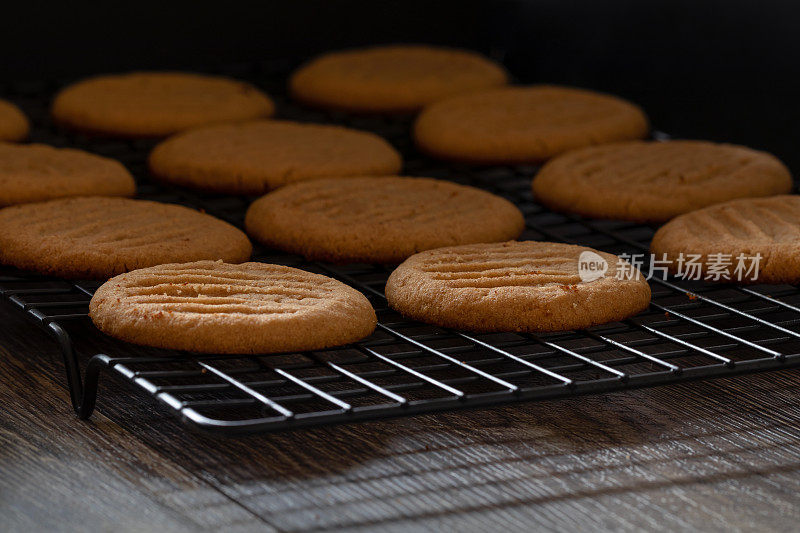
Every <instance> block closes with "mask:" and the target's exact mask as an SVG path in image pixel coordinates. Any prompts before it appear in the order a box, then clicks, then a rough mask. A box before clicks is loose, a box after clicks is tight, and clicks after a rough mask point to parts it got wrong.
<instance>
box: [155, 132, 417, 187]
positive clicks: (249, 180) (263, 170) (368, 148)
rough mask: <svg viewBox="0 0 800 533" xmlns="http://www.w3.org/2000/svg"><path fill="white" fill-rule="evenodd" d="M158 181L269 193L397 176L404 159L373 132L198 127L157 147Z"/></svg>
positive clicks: (156, 167) (187, 185)
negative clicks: (303, 184) (319, 182)
mask: <svg viewBox="0 0 800 533" xmlns="http://www.w3.org/2000/svg"><path fill="white" fill-rule="evenodd" d="M149 164H150V170H151V172H152V173H153V175H154V176H156V177H157V178H159V179H161V180H163V181H167V182H170V183H174V184H176V185H181V186H185V187H190V188H194V189H200V190H204V191H210V192H217V193H225V194H263V193H265V192H267V191H268V190H270V189H274V188H276V187H280V186H282V185H286V184H287V183H292V182H296V181H303V180H311V179H319V178H333V177H341V176H372V175H375V176H380V175H385V174H396V173H397V172H399V171H400V168H401V167H402V160H401V158H400V154H398V153H397V151H396V150H395V149H394V148H392V147H391V146H390V145H389V143H387V142H386V141H384V140H383V139H382V138H380V137H378V136H377V135H374V134H372V133H367V132H364V131H358V130H352V129H349V128H343V127H340V126H327V125H320V124H301V123H299V122H288V121H278V120H268V121H266V120H265V121H254V122H243V123H240V124H225V125H221V126H210V127H207V128H198V129H196V130H192V131H188V132H186V133H182V134H180V135H176V136H174V137H172V138H170V139H167V140H166V141H164V142H162V143H161V144H159V145H158V146H156V147H155V148H154V149H153V151H152V153H151V154H150V159H149Z"/></svg>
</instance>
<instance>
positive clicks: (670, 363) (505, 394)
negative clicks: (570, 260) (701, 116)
mask: <svg viewBox="0 0 800 533" xmlns="http://www.w3.org/2000/svg"><path fill="white" fill-rule="evenodd" d="M259 72H262V71H259V70H254V71H252V72H251V73H250V79H251V81H252V82H254V83H256V84H259V85H261V86H262V87H265V88H266V89H267V90H268V91H270V92H271V93H272V94H275V95H277V101H278V107H279V110H280V111H279V114H280V116H281V117H282V118H290V119H295V120H305V121H317V122H329V123H339V124H344V125H347V126H351V127H357V128H361V129H367V130H371V131H374V132H376V133H378V134H380V135H383V136H384V137H385V138H387V139H388V140H390V141H391V142H392V143H393V144H394V145H395V146H396V147H397V148H398V149H399V150H400V151H401V152H402V153H403V155H404V157H405V162H406V163H405V173H406V174H410V175H424V176H429V177H435V178H442V179H449V180H453V181H456V182H459V183H464V184H469V185H475V186H479V187H482V188H485V189H488V190H490V191H492V192H495V193H497V194H500V195H502V196H504V197H506V198H508V199H510V200H512V201H513V202H515V203H516V204H517V205H518V206H519V207H520V208H521V209H522V211H523V213H524V214H525V216H526V220H527V229H526V231H525V233H524V234H523V236H522V238H524V239H537V240H552V241H562V242H570V243H579V244H582V245H586V246H591V247H593V248H598V249H601V250H604V251H607V252H611V253H616V254H620V253H628V254H632V253H642V252H646V251H647V248H648V243H649V240H650V238H651V237H652V234H653V229H652V228H651V227H649V226H643V225H638V224H632V223H625V222H616V221H597V220H586V219H582V218H580V217H576V216H570V215H563V214H557V213H552V212H549V211H547V210H545V209H544V208H542V207H540V206H538V205H537V204H535V203H534V202H533V198H532V197H531V192H530V180H531V178H532V176H533V174H534V172H535V170H536V169H535V168H533V167H525V166H522V167H494V168H481V169H476V168H470V167H457V166H449V165H445V164H443V163H440V162H435V161H431V160H428V159H425V158H423V157H422V156H420V155H419V154H417V153H416V152H415V151H414V149H413V147H412V144H411V141H410V139H409V137H408V126H409V121H408V120H407V119H402V118H400V119H387V118H363V117H362V118H353V117H348V116H344V115H337V114H326V113H319V112H315V111H309V110H305V109H301V108H297V107H295V106H293V105H291V104H290V103H289V102H287V101H286V100H285V99H282V98H281V97H280V91H281V89H280V86H281V85H282V84H281V83H275V82H274V81H273V80H274V78H272V77H269V76H266V75H264V76H265V77H259V76H261V74H259ZM238 74H239V77H247V75H246V74H247V73H246V72H240V73H238ZM51 89H52V88H51V87H50V86H49V85H47V84H40V85H36V84H34V85H27V86H23V87H21V88H20V87H17V88H10V89H8V90H7V91H6V92H8V93H10V94H7V95H5V96H11V97H12V99H13V100H15V101H17V102H19V103H21V104H22V105H23V107H24V108H25V110H26V111H27V112H28V113H29V114H30V115H31V116H32V118H33V121H34V123H35V124H38V125H40V126H42V125H47V124H48V122H47V118H46V105H47V102H48V100H49V97H50V90H51ZM33 138H34V140H35V141H38V142H47V143H50V144H54V145H59V146H65V145H67V146H77V147H80V148H84V149H87V150H89V151H92V152H95V153H99V154H101V155H107V156H110V157H114V158H116V159H119V160H121V161H122V162H123V163H124V164H125V165H126V166H127V167H128V168H129V169H130V170H131V171H132V172H133V173H134V175H135V176H136V177H137V180H138V182H139V197H141V198H146V199H150V200H158V201H163V202H172V203H181V204H185V205H189V206H192V207H195V208H200V209H204V210H205V211H206V212H208V213H210V214H213V215H215V216H218V217H220V218H223V219H225V220H228V221H230V222H232V223H234V224H237V225H239V226H241V224H242V220H243V216H244V212H245V209H246V207H247V205H248V203H249V199H247V198H237V197H217V196H204V195H200V194H194V193H189V192H187V191H184V190H181V189H176V188H169V187H166V186H164V185H160V184H155V183H152V182H150V181H148V179H147V171H146V156H147V153H148V150H149V149H150V148H151V146H152V143H149V142H144V141H136V142H127V141H112V140H98V139H91V138H83V137H79V136H71V135H68V134H65V133H63V132H60V131H58V130H56V129H54V128H53V127H52V126H42V127H37V128H36V129H35V130H34V133H33ZM254 259H255V260H259V261H264V262H271V263H279V264H286V265H290V266H295V267H299V268H303V269H307V270H311V271H314V272H318V273H322V274H327V275H330V276H333V277H335V278H337V279H339V280H341V281H344V282H345V283H348V284H350V285H352V286H353V287H356V288H357V289H359V290H361V291H362V292H363V293H364V294H365V295H366V296H367V297H368V298H369V299H370V301H371V302H372V304H373V305H374V307H375V309H376V311H377V314H378V319H379V323H378V327H377V330H376V331H375V333H374V334H373V335H372V336H371V337H369V338H368V339H365V340H364V341H362V342H359V343H356V344H353V345H348V346H345V347H341V348H336V349H328V350H321V351H314V352H305V353H294V354H280V355H263V356H230V355H224V356H223V355H218V356H213V355H209V356H206V355H203V356H199V355H197V354H190V353H178V352H174V351H165V350H157V349H151V348H146V347H141V346H135V345H132V344H128V343H124V342H120V341H116V340H114V339H111V338H109V337H107V336H105V335H103V334H102V333H100V332H99V331H98V330H97V329H95V328H94V326H93V325H92V324H91V322H90V320H89V319H88V316H87V312H88V302H89V299H90V298H91V295H92V293H93V291H94V290H95V289H96V287H97V286H98V284H97V283H95V282H77V283H73V282H67V281H63V280H55V279H51V278H43V277H41V276H37V275H34V274H31V273H26V272H19V271H15V270H13V269H8V268H6V269H3V270H0V294H2V295H3V296H4V297H5V298H6V299H7V300H9V301H10V302H11V303H12V304H14V305H15V306H16V307H17V308H19V309H20V310H21V311H22V312H25V313H26V314H27V315H28V316H29V317H30V318H32V319H33V320H35V321H36V322H37V323H38V324H39V325H40V326H41V327H42V328H43V330H44V331H46V332H47V333H48V334H50V335H52V336H53V338H54V339H55V340H56V341H57V342H58V344H59V346H60V350H61V354H62V356H63V358H64V363H65V369H66V375H67V382H68V386H69V390H70V395H71V399H72V403H73V407H74V408H75V410H76V413H77V414H78V415H79V416H81V417H83V418H86V417H88V416H90V415H91V413H92V411H93V409H94V406H95V400H96V395H97V382H98V378H99V375H100V374H101V372H103V371H107V370H111V371H113V372H114V373H116V374H117V375H118V376H121V377H122V378H123V379H124V380H126V381H128V382H130V383H131V384H133V385H134V386H136V387H138V388H139V389H141V390H143V391H145V392H146V393H147V394H149V395H151V396H152V397H154V398H155V399H157V400H158V401H159V402H160V403H161V404H162V406H163V407H164V408H165V409H166V410H167V411H171V412H172V413H174V414H176V415H178V416H179V417H180V418H181V419H182V420H183V421H184V422H186V423H187V424H188V425H189V426H191V427H194V428H197V429H201V430H206V431H212V432H217V433H229V434H234V433H252V432H267V431H277V430H285V429H292V428H301V427H307V426H315V425H323V424H338V423H347V422H355V421H361V420H375V419H382V418H388V417H396V416H407V415H414V414H421V413H434V412H441V411H450V410H455V409H462V408H476V407H485V406H490V405H498V404H508V403H513V402H522V401H533V400H544V399H553V398H560V397H568V396H574V395H580V394H597V393H603V392H610V391H617V390H623V389H631V388H639V387H649V386H654V385H661V384H667V383H676V382H685V381H690V380H695V379H702V378H712V377H721V376H731V375H736V374H743V373H749V372H756V371H764V370H773V369H779V368H788V367H792V366H798V365H800V333H798V332H797V330H798V329H799V326H800V291H798V290H797V289H796V288H795V287H792V286H752V287H736V286H732V285H712V284H706V283H697V282H683V281H681V280H676V279H669V280H657V279H653V280H651V288H652V290H653V299H652V302H651V304H650V306H649V308H648V309H647V310H646V311H645V312H643V313H640V314H639V315H637V316H636V317H633V318H631V319H628V320H624V321H622V322H616V323H611V324H606V325H603V326H599V327H595V328H592V329H590V330H586V331H573V332H564V333H553V334H542V335H530V334H520V333H501V334H473V333H464V332H459V331H453V330H448V329H444V328H438V327H434V326H429V325H425V324H421V323H418V322H413V321H410V320H407V319H405V318H403V317H402V316H400V315H399V314H397V313H396V312H394V311H392V310H391V309H389V308H388V306H387V305H386V300H385V298H384V296H383V288H384V284H385V282H386V278H387V277H388V275H389V273H390V271H391V269H390V268H386V267H382V266H375V265H348V266H341V265H328V264H322V263H309V262H306V261H304V260H303V259H302V258H299V257H296V256H290V255H285V254H280V253H276V252H273V251H269V250H263V249H259V248H258V247H257V248H256V255H255V257H254Z"/></svg>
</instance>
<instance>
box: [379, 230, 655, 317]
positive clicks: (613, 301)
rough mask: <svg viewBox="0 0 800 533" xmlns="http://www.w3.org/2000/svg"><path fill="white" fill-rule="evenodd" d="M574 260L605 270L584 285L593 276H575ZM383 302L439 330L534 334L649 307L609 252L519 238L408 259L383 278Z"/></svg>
mask: <svg viewBox="0 0 800 533" xmlns="http://www.w3.org/2000/svg"><path fill="white" fill-rule="evenodd" d="M582 254H583V255H582ZM579 258H580V260H581V261H584V260H587V259H588V260H592V261H593V262H597V263H598V264H600V263H602V262H603V261H605V263H606V264H607V265H608V268H607V270H606V271H605V274H604V275H602V276H600V277H596V279H593V281H589V280H590V279H592V278H594V276H592V277H588V276H587V277H584V276H582V275H581V274H582V273H581V272H580V271H579V268H578V261H579ZM587 272H588V270H587ZM582 279H587V281H582ZM386 298H387V299H388V300H389V305H390V306H391V307H392V308H394V309H396V310H397V311H400V312H401V313H402V314H403V315H405V316H407V317H410V318H413V319H416V320H420V321H422V322H427V323H430V324H435V325H438V326H444V327H450V328H455V329H462V330H469V331H486V332H488V331H526V332H537V331H539V332H540V331H563V330H571V329H583V328H588V327H590V326H594V325H597V324H603V323H605V322H613V321H616V320H622V319H624V318H627V317H629V316H632V315H634V314H636V313H638V312H639V311H641V310H643V309H645V308H646V307H647V305H648V303H649V302H650V287H649V285H648V284H647V281H646V280H645V279H644V277H643V276H641V275H640V273H639V271H638V270H636V269H635V268H634V267H633V266H631V265H630V264H628V263H626V262H624V261H623V260H622V259H620V258H618V257H617V256H615V255H611V254H607V253H603V252H598V251H596V250H592V249H591V248H586V247H583V246H574V245H569V244H558V243H551V242H535V241H523V242H505V243H496V244H469V245H464V246H454V247H449V248H438V249H436V250H428V251H426V252H422V253H419V254H416V255H413V256H411V257H410V258H408V259H407V260H406V261H405V262H404V263H402V264H401V265H400V266H399V267H397V270H395V271H394V272H392V275H391V276H389V280H388V281H387V283H386Z"/></svg>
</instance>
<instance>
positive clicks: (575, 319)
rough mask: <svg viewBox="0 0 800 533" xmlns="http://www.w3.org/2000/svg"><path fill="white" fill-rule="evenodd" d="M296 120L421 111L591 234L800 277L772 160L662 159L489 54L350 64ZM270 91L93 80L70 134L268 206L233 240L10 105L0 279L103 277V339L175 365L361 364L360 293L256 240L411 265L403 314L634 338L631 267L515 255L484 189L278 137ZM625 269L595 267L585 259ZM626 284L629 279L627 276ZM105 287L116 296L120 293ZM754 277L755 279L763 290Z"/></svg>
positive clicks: (780, 169) (453, 144)
mask: <svg viewBox="0 0 800 533" xmlns="http://www.w3.org/2000/svg"><path fill="white" fill-rule="evenodd" d="M289 93H290V95H291V96H292V97H293V98H294V99H296V100H297V101H299V102H301V103H302V104H305V105H309V106H314V107H319V108H325V109H331V110H340V111H347V112H353V113H390V114H395V113H400V114H409V113H416V114H417V116H416V119H415V122H414V126H413V138H414V141H415V143H416V145H417V147H418V149H419V150H420V151H422V152H424V153H426V154H428V155H430V156H431V157H434V158H438V159H442V160H446V161H452V162H457V163H460V164H475V165H516V164H542V163H543V166H542V167H541V169H540V170H539V172H538V173H537V175H536V176H535V178H534V180H533V184H532V187H533V192H534V199H535V201H537V202H539V203H541V204H543V205H545V206H547V207H549V208H550V209H552V210H554V211H561V212H565V213H572V214H575V215H580V216H585V217H592V218H611V219H617V220H630V221H636V222H648V223H665V222H666V224H665V225H663V226H662V227H661V228H660V229H659V230H658V232H657V233H656V235H655V237H654V239H653V242H652V251H653V252H654V253H656V254H657V255H659V256H663V257H665V258H671V259H676V258H677V257H678V256H681V255H682V254H695V255H696V256H697V257H700V258H701V268H705V265H706V263H707V262H708V261H709V260H710V258H711V257H712V255H713V254H718V253H726V254H738V253H749V254H755V253H759V254H761V256H763V257H765V258H766V261H765V262H764V264H763V266H762V269H761V276H760V277H759V279H758V281H759V282H770V283H792V284H794V283H798V281H800V200H798V197H797V196H791V195H788V193H790V192H791V189H792V177H791V175H790V173H789V171H788V169H787V168H786V167H785V166H784V165H783V164H782V163H781V162H780V161H779V160H778V159H776V158H775V157H773V156H772V155H770V154H767V153H764V152H759V151H756V150H752V149H749V148H745V147H742V146H734V145H728V144H715V143H711V142H705V141H664V142H656V141H647V140H644V139H645V138H646V137H647V136H648V134H649V124H648V120H647V116H646V115H645V114H644V112H643V111H642V110H641V109H640V108H639V107H637V106H636V105H634V104H632V103H630V102H627V101H625V100H622V99H620V98H616V97H613V96H610V95H605V94H600V93H596V92H592V91H588V90H583V89H575V88H568V87H556V86H547V85H533V86H512V85H509V76H508V74H507V73H506V71H505V70H504V69H503V67H502V66H500V65H499V64H497V63H495V62H493V61H491V60H489V59H487V58H485V57H483V56H480V55H478V54H475V53H473V52H468V51H462V50H453V49H447V48H436V47H429V46H416V45H415V46H410V45H404V46H383V47H375V48H368V49H359V50H350V51H344V52H334V53H329V54H325V55H323V56H321V57H318V58H316V59H314V60H312V61H310V62H308V63H306V64H305V65H302V66H301V67H300V68H299V69H298V70H297V71H295V73H294V74H293V75H292V76H291V78H290V80H289ZM274 113H275V106H274V104H273V102H272V100H271V99H270V97H269V96H268V95H266V94H264V93H263V92H261V91H260V90H259V89H258V88H256V87H254V86H252V85H250V84H247V83H243V82H240V81H237V80H232V79H228V78H223V77H215V76H206V75H198V74H188V73H180V72H137V73H131V74H123V75H108V76H99V77H95V78H91V79H87V80H84V81H81V82H78V83H75V84H73V85H71V86H68V87H66V88H65V89H63V90H62V91H61V92H60V93H58V94H57V95H56V97H55V99H54V102H53V106H52V117H53V120H54V121H55V122H56V123H57V124H58V125H59V126H61V127H63V128H68V129H71V130H77V131H81V132H84V133H90V134H100V135H104V136H114V137H122V138H140V137H156V138H163V140H162V141H161V142H160V143H159V144H158V145H157V146H156V147H155V148H154V149H153V151H152V152H151V154H150V157H149V160H148V164H149V167H150V171H151V174H152V176H153V177H154V178H155V179H157V180H160V181H164V182H167V183H170V184H173V185H176V186H180V187H186V188H191V189H195V190H199V191H203V192H205V193H212V194H213V193H219V194H234V195H250V196H260V198H258V199H256V200H255V201H253V203H252V204H251V206H250V208H249V209H248V211H247V214H246V219H245V230H246V232H247V234H245V233H244V232H243V231H241V230H240V229H238V228H236V227H234V226H232V225H230V224H228V223H227V222H223V221H222V220H219V219H216V218H214V217H212V216H210V215H207V214H205V213H201V212H198V211H195V210H193V209H190V208H188V207H183V206H178V205H170V204H163V203H156V202H150V201H144V200H137V199H135V198H134V196H135V182H134V179H133V177H132V176H131V175H130V173H129V172H128V171H127V170H126V169H125V168H124V167H123V166H122V165H121V164H120V163H118V162H117V161H114V160H111V159H108V158H105V157H100V156H97V155H94V154H90V153H87V152H84V151H81V150H75V149H69V148H67V149H58V148H53V147H49V146H44V145H38V144H14V143H17V142H20V141H24V140H25V139H26V138H27V136H28V134H29V130H30V126H29V122H28V119H27V118H26V117H25V115H24V114H23V113H22V112H21V111H20V110H19V109H18V108H17V107H15V106H14V105H13V104H11V103H9V102H6V101H3V100H0V207H3V209H0V262H2V263H3V264H7V265H12V266H15V267H18V268H21V269H25V270H31V271H36V272H40V273H42V274H48V275H53V276H57V277H62V278H73V279H90V278H91V279H100V280H108V281H106V282H105V283H104V284H103V285H102V286H101V287H100V288H99V289H98V290H97V291H96V293H95V295H94V297H93V298H92V301H91V304H90V316H91V318H92V320H93V321H94V323H95V325H96V326H97V327H98V328H99V329H100V330H102V331H103V332H105V333H107V334H109V335H111V336H114V337H117V338H119V339H122V340H125V341H129V342H134V343H139V344H144V345H150V346H156V347H159V348H168V349H178V350H187V351H193V352H207V353H247V354H257V353H273V352H289V351H304V350H316V349H321V348H326V347H330V346H337V345H341V344H347V343H350V342H354V341H357V340H359V339H361V338H364V337H366V336H368V335H370V334H371V333H372V331H373V330H374V328H375V325H376V316H375V311H374V310H373V308H372V306H371V304H370V303H369V301H368V300H367V299H366V298H365V297H364V295H362V294H361V293H360V292H358V291H357V290H355V289H353V288H351V287H349V286H348V285H345V284H343V283H341V282H339V281H337V280H334V279H331V278H329V277H326V276H324V275H321V274H318V273H311V272H306V271H304V270H298V269H295V268H289V267H285V266H279V265H269V264H264V263H253V262H248V261H249V259H250V256H251V253H252V246H251V243H250V240H249V238H248V235H249V236H250V237H251V238H253V239H255V240H256V241H258V242H260V243H262V244H264V245H266V246H268V247H270V248H276V249H280V250H284V251H287V252H289V253H293V254H298V255H302V256H304V257H306V258H307V259H310V260H321V261H331V262H342V263H348V262H355V263H377V264H398V263H399V266H398V267H397V268H396V269H395V270H394V271H393V272H392V274H391V276H390V277H389V279H388V282H387V284H386V297H387V299H388V301H389V305H390V306H391V307H393V308H394V309H396V310H397V311H399V312H400V313H402V314H403V315H405V316H408V317H411V318H413V319H416V320H420V321H423V322H427V323H431V324H435V325H438V326H442V327H447V328H454V329H460V330H469V331H482V332H489V331H518V332H546V331H560V330H570V329H582V328H588V327H591V326H594V325H598V324H602V323H606V322H612V321H617V320H623V319H625V318H628V317H630V316H632V315H634V314H636V313H638V312H640V311H641V310H643V309H645V308H646V307H647V306H648V304H649V302H650V288H649V285H648V283H647V281H646V280H645V279H644V278H643V276H641V275H640V273H639V272H638V270H636V268H635V267H634V266H632V265H630V264H628V263H626V262H625V261H624V260H623V259H621V258H619V257H617V256H614V255H611V254H607V253H604V252H598V251H596V250H592V249H589V248H586V247H582V246H575V245H568V244H559V243H548V242H534V241H516V240H515V239H517V238H518V237H519V236H520V235H521V233H522V231H523V229H524V225H525V224H524V218H523V215H522V213H521V212H520V210H519V209H518V208H517V207H516V206H515V205H514V204H512V203H510V202H508V201H507V200H505V199H503V198H501V197H498V196H496V195H493V194H491V193H489V192H486V191H484V190H480V189H475V188H473V187H468V186H463V185H457V184H455V183H452V182H449V181H443V180H437V179H432V178H425V177H403V176H398V174H400V173H401V172H402V169H403V162H402V158H401V156H400V154H399V153H398V152H397V151H396V150H395V149H394V148H393V147H392V146H391V145H390V144H389V143H388V142H386V141H385V140H384V139H382V138H380V137H378V136H376V135H374V134H372V133H368V132H363V131H358V130H353V129H349V128H343V127H338V126H330V125H322V124H308V123H297V122H290V121H286V120H274V119H272V118H270V117H272V115H273V114H274ZM587 254H588V257H590V258H593V259H594V260H598V261H601V262H602V263H603V264H604V265H605V268H607V270H608V273H607V274H606V275H602V274H601V275H598V276H595V277H592V278H591V279H588V278H586V277H585V276H584V275H583V273H582V272H580V271H579V263H580V262H581V261H583V260H584V257H587ZM614 272H626V273H627V274H626V275H623V276H619V275H613V273H614ZM109 278H110V279H109ZM754 281H755V280H754Z"/></svg>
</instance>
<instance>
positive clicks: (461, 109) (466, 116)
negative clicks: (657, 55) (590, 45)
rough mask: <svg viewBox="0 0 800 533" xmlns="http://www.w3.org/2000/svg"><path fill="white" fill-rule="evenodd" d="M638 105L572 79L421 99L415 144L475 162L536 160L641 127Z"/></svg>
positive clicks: (632, 135)
mask: <svg viewBox="0 0 800 533" xmlns="http://www.w3.org/2000/svg"><path fill="white" fill-rule="evenodd" d="M648 129H649V126H648V123H647V117H646V116H645V115H644V113H643V112H642V110H641V109H639V107H637V106H635V105H633V104H632V103H630V102H626V101H625V100H622V99H620V98H616V97H614V96H609V95H606V94H601V93H596V92H592V91H587V90H583V89H574V88H571V87H554V86H549V85H533V86H529V87H505V88H500V89H490V90H485V91H480V92H474V93H470V94H464V95H459V96H454V97H452V98H448V99H446V100H442V101H440V102H436V103H434V104H431V105H430V106H428V107H426V108H425V109H424V110H423V111H422V113H421V114H420V116H419V117H418V118H417V121H416V123H415V124H414V139H415V141H416V143H417V146H419V148H420V149H421V150H423V151H425V152H427V153H429V154H430V155H432V156H434V157H438V158H441V159H448V160H454V161H462V162H466V163H475V164H515V163H537V162H541V161H544V160H546V159H550V158H551V157H553V156H556V155H558V154H560V153H562V152H566V151H567V150H572V149H575V148H582V147H584V146H590V145H594V144H603V143H609V142H614V141H625V140H633V139H641V138H643V137H645V136H646V135H647V133H648Z"/></svg>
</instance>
